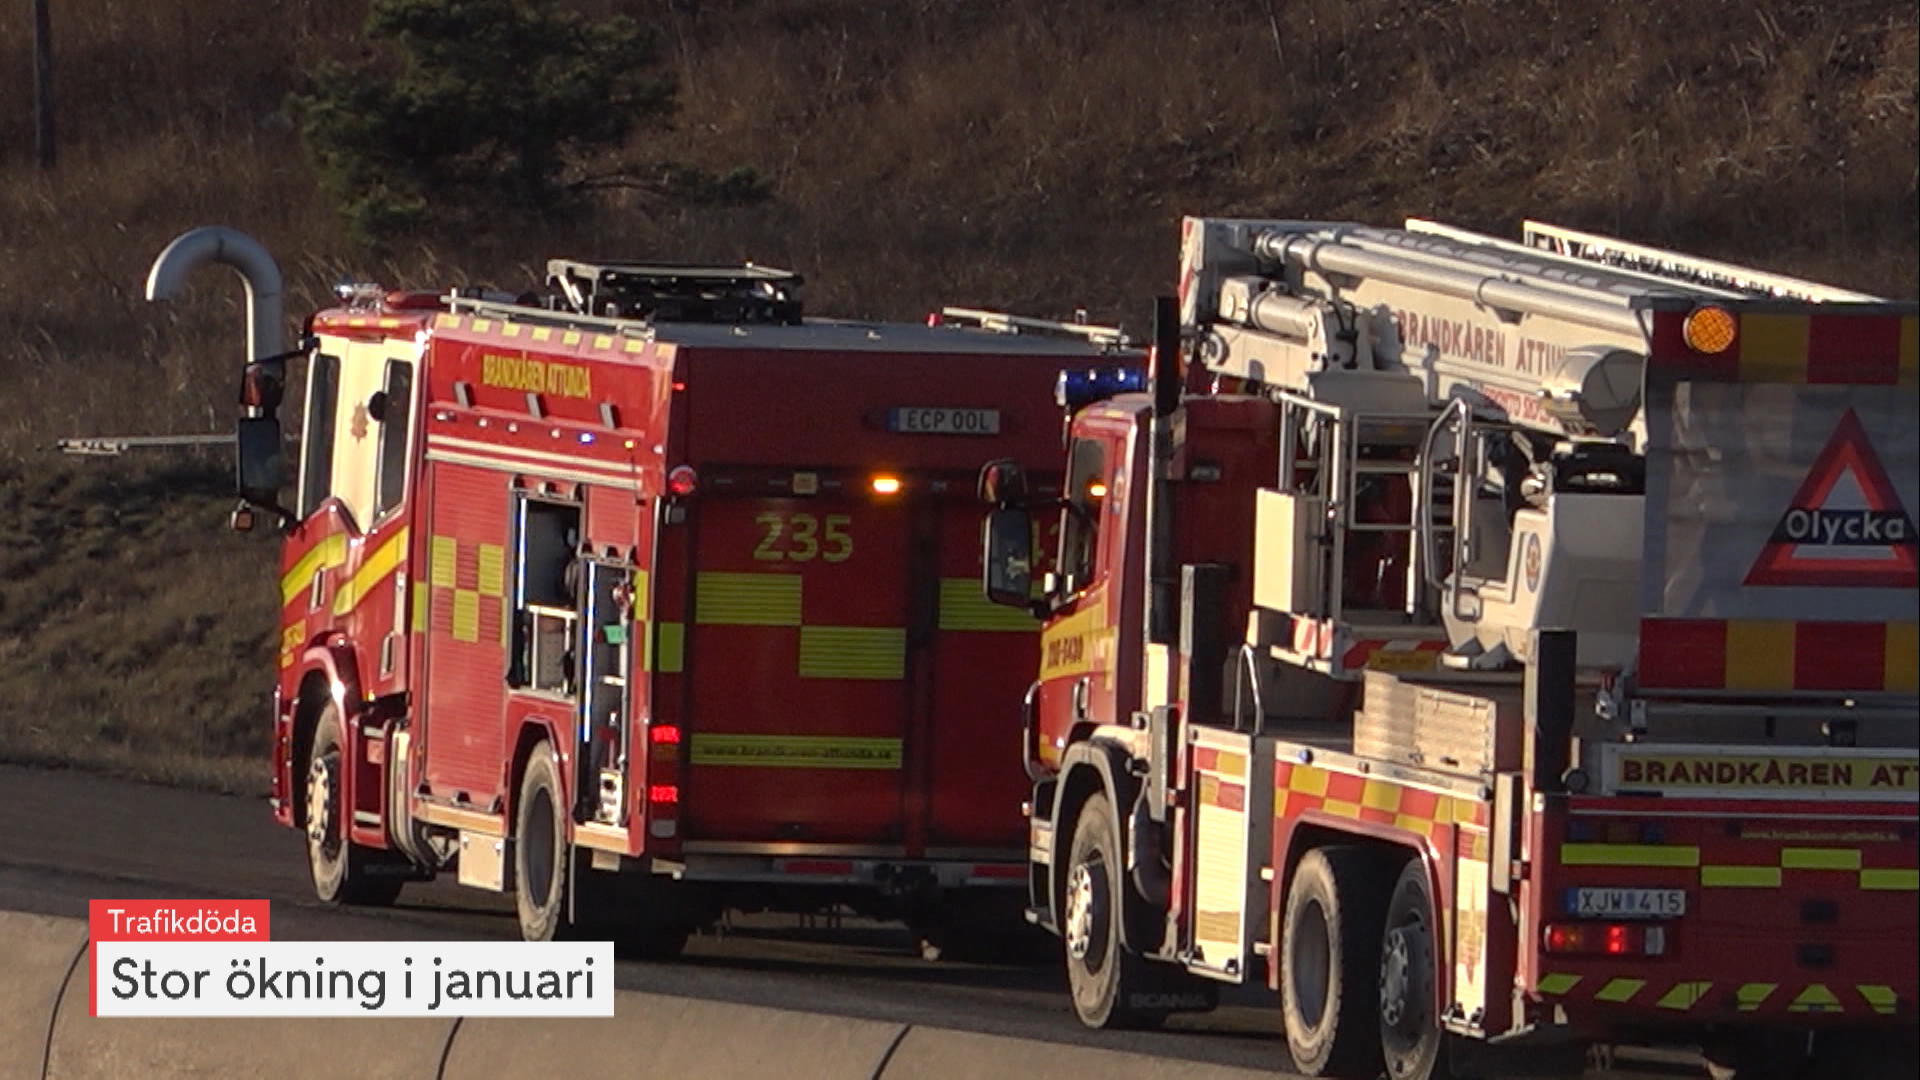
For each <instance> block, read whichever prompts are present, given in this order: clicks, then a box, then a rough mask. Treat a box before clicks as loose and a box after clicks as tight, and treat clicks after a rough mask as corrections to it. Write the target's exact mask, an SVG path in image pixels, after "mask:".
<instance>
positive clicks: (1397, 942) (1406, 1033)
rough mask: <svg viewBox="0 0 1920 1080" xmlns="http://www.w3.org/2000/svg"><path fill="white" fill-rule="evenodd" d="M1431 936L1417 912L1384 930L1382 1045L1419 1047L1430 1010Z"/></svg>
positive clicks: (1397, 1049)
mask: <svg viewBox="0 0 1920 1080" xmlns="http://www.w3.org/2000/svg"><path fill="white" fill-rule="evenodd" d="M1432 983H1433V952H1432V938H1431V935H1430V934H1428V932H1427V924H1426V920H1425V919H1422V918H1420V917H1419V916H1418V915H1413V916H1410V917H1409V918H1408V919H1407V921H1405V922H1403V923H1401V924H1400V925H1398V926H1395V927H1393V928H1392V929H1390V930H1388V931H1387V936H1386V939H1385V940H1384V941H1383V942H1381V949H1380V1032H1381V1040H1382V1043H1383V1045H1384V1047H1385V1049H1386V1050H1387V1051H1388V1052H1389V1053H1393V1054H1408V1053H1412V1052H1413V1051H1415V1050H1417V1049H1419V1046H1420V1042H1421V1039H1422V1037H1423V1036H1424V1035H1425V1034H1426V1029H1427V1027H1428V1021H1429V1019H1430V1014H1431V1012H1432V1010H1431V1009H1430V1008H1428V1007H1427V995H1428V988H1429V987H1430V986H1431V985H1432Z"/></svg>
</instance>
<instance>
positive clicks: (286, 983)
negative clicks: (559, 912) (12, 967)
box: [93, 941, 614, 1017]
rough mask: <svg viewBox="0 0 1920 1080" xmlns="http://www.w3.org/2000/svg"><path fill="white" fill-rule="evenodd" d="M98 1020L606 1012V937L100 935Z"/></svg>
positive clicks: (609, 956)
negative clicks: (405, 938)
mask: <svg viewBox="0 0 1920 1080" xmlns="http://www.w3.org/2000/svg"><path fill="white" fill-rule="evenodd" d="M94 949H95V953H94V972H93V988H94V1008H95V1014H96V1015H98V1016H107V1017H114V1016H612V1015H613V990H614V987H613V977H614V971H613V945H612V943H611V942H605V941H599V942H554V943H534V942H522V941H511V942H508V941H456V942H424V943H423V942H390V941H210V942H198V941H102V942H99V943H97V944H96V945H95V946H94Z"/></svg>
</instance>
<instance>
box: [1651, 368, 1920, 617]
mask: <svg viewBox="0 0 1920 1080" xmlns="http://www.w3.org/2000/svg"><path fill="white" fill-rule="evenodd" d="M1647 405H1648V416H1647V420H1648V450H1647V495H1646V556H1647V568H1648V570H1647V573H1646V575H1645V576H1644V577H1643V578H1642V579H1641V611H1642V613H1643V614H1645V615H1651V616H1666V617H1676V618H1702V619H1800V620H1809V619H1811V620H1828V619H1832V620H1846V621H1868V622H1878V621H1893V620H1911V619H1912V618H1913V617H1914V607H1915V602H1916V595H1915V590H1914V589H1913V588H1912V587H1905V588H1899V587H1890V586H1888V585H1886V584H1877V585H1876V584H1853V585H1816V586H1805V587H1796V586H1792V585H1786V584H1748V579H1749V577H1750V576H1751V575H1752V573H1753V569H1754V567H1755V565H1756V564H1757V563H1759V561H1760V559H1761V556H1762V554H1763V551H1764V550H1765V549H1766V548H1767V547H1768V545H1769V543H1770V541H1771V540H1772V538H1773V537H1774V535H1775V532H1776V530H1777V529H1778V528H1780V526H1781V523H1782V519H1783V518H1785V516H1786V515H1787V512H1788V511H1789V510H1790V509H1792V508H1793V502H1794V499H1795V495H1796V493H1798V492H1799V491H1800V489H1801V487H1802V485H1804V484H1805V483H1806V482H1807V478H1808V475H1809V473H1810V472H1812V470H1813V468H1814V465H1815V463H1816V462H1817V461H1818V459H1819V458H1820V456H1821V454H1822V452H1823V451H1824V450H1825V449H1826V448H1827V446H1828V445H1829V443H1830V442H1832V440H1833V439H1834V437H1835V433H1836V431H1837V430H1838V429H1839V428H1840V425H1841V422H1842V420H1843V418H1844V417H1845V416H1846V414H1847V412H1848V411H1849V410H1851V411H1852V412H1853V413H1854V415H1855V416H1856V417H1858V419H1859V422H1860V426H1861V428H1862V429H1863V430H1864V433H1865V437H1866V441H1867V443H1868V445H1869V446H1870V447H1871V452H1872V455H1873V457H1875V458H1877V460H1878V461H1879V464H1880V467H1881V469H1882V470H1883V471H1884V473H1885V474H1886V477H1887V480H1888V481H1889V483H1890V485H1891V487H1892V489H1893V492H1894V494H1895V495H1896V496H1897V499H1898V505H1899V508H1900V510H1901V511H1902V512H1904V514H1905V515H1906V516H1907V519H1908V521H1911V520H1912V515H1913V513H1914V509H1915V506H1916V504H1917V503H1920V402H1916V399H1915V397H1914V395H1913V392H1912V390H1911V389H1910V388H1904V387H1894V386H1805V385H1788V384H1777V383H1721V382H1682V383H1678V384H1668V383H1663V382H1659V381H1655V380H1650V381H1649V386H1648V402H1647ZM1822 505H1824V506H1825V507H1827V508H1829V509H1835V510H1843V511H1844V510H1859V509H1864V508H1866V507H1867V505H1868V503H1867V502H1866V501H1865V499H1864V497H1863V494H1862V492H1861V490H1860V488H1859V485H1858V484H1857V483H1856V481H1855V479H1854V476H1853V472H1852V471H1851V470H1849V471H1848V472H1847V473H1846V474H1843V475H1842V476H1841V478H1840V480H1839V482H1838V484H1837V485H1836V486H1835V488H1834V490H1833V492H1832V493H1831V495H1830V496H1829V497H1828V498H1827V499H1826V500H1824V501H1823V503H1822ZM1905 542H1906V543H1907V544H1908V545H1909V550H1911V545H1912V543H1913V536H1912V533H1911V531H1910V528H1909V531H1908V532H1907V533H1906V541H1905ZM1888 550H1889V548H1888V547H1887V546H1885V545H1878V546H1855V547H1851V548H1848V547H1844V546H1832V545H1820V546H1815V545H1796V546H1795V551H1796V553H1797V554H1798V556H1800V557H1803V558H1804V557H1811V556H1818V557H1820V558H1823V559H1830V560H1840V559H1850V560H1855V561H1857V560H1861V559H1871V558H1875V557H1884V556H1885V554H1886V552H1887V551H1888Z"/></svg>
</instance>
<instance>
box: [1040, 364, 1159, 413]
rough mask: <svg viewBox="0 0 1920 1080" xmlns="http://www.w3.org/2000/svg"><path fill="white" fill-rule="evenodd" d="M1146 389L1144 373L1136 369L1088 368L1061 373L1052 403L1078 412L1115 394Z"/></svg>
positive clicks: (1145, 374)
mask: <svg viewBox="0 0 1920 1080" xmlns="http://www.w3.org/2000/svg"><path fill="white" fill-rule="evenodd" d="M1146 388H1147V373H1146V372H1145V371H1142V370H1140V369H1138V368H1123V367H1111V368H1087V369H1086V370H1084V371H1062V372H1061V373H1060V381H1059V382H1057V383H1055V384H1054V388H1053V400H1054V401H1056V402H1058V403H1059V405H1060V407H1061V408H1063V409H1078V408H1080V407H1081V406H1083V405H1091V404H1093V403H1094V402H1096V401H1105V400H1107V399H1108V398H1110V397H1113V396H1114V395H1116V394H1125V393H1129V392H1132V391H1137V390H1145V389H1146Z"/></svg>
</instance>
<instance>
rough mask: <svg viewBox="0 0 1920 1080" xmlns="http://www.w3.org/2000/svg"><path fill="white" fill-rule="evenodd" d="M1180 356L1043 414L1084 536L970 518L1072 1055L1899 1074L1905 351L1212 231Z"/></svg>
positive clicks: (1514, 259) (1709, 278)
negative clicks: (1823, 1064) (1277, 1054)
mask: <svg viewBox="0 0 1920 1080" xmlns="http://www.w3.org/2000/svg"><path fill="white" fill-rule="evenodd" d="M1157 315H1158V318H1157V319H1156V324H1155V330H1154V338H1153V348H1152V353H1151V361H1150V369H1151V377H1150V380H1148V381H1146V382H1144V383H1143V384H1141V385H1137V386H1128V387H1122V386H1119V385H1118V384H1117V383H1115V382H1114V381H1113V380H1109V381H1108V382H1107V383H1106V384H1103V385H1104V389H1103V388H1102V386H1097V385H1095V383H1096V380H1092V379H1089V378H1084V377H1077V378H1069V379H1063V381H1062V383H1061V385H1060V391H1061V393H1060V400H1061V403H1062V404H1063V405H1066V406H1067V407H1068V408H1069V409H1070V410H1072V411H1071V418H1070V421H1069V425H1070V426H1069V428H1068V443H1067V449H1066V458H1067V462H1066V489H1065V492H1064V493H1063V494H1062V495H1060V496H1058V497H1053V496H1051V495H1042V494H1041V493H1038V492H1036V491H1034V490H1033V489H1032V488H1031V487H1030V485H1029V484H1028V483H1027V480H1026V474H1025V472H1024V470H1023V469H1022V468H1021V466H1020V464H1019V463H1017V462H1012V461H1004V462H994V463H991V464H989V465H988V466H987V467H985V468H984V469H983V470H982V474H981V481H980V487H981V495H982V497H983V499H985V500H986V501H987V502H988V503H990V504H991V509H990V510H988V512H987V518H986V522H985V526H984V535H983V546H984V551H985V554H984V557H983V572H984V580H983V585H984V588H985V591H986V593H987V595H988V596H989V598H991V599H993V600H994V601H995V602H998V603H1002V604H1006V605H1009V606H1013V607H1020V608H1027V609H1030V610H1033V611H1034V612H1035V613H1036V614H1038V615H1039V616H1040V617H1042V618H1043V619H1044V620H1045V627H1044V629H1043V631H1042V634H1041V649H1040V657H1039V671H1038V677H1037V679H1036V681H1035V682H1034V684H1033V686H1032V688H1031V689H1030V690H1029V691H1028V694H1027V698H1026V722H1025V751H1024V755H1025V761H1026V769H1027V772H1028V775H1029V777H1030V778H1031V779H1032V782H1033V783H1032V793H1031V796H1030V799H1029V801H1028V802H1027V804H1026V806H1025V811H1026V813H1027V816H1028V818H1029V848H1030V864H1029V871H1030V875H1029V877H1030V880H1029V892H1030V903H1031V906H1030V908H1029V911H1028V916H1029V918H1030V919H1031V920H1032V921H1034V922H1036V923H1038V924H1040V925H1042V926H1044V927H1045V928H1047V929H1049V930H1051V931H1053V932H1054V933H1055V934H1057V935H1059V936H1060V937H1061V938H1062V939H1063V941H1064V953H1065V962H1066V968H1067V974H1068V981H1069V983H1070V986H1071V993H1072V998H1073V1004H1074V1008H1075V1010H1076V1012H1077V1013H1078V1015H1079V1018H1080V1019H1081V1020H1082V1021H1083V1022H1084V1023H1085V1024H1087V1025H1089V1026H1092V1027H1096V1028H1098V1027H1125V1026H1138V1025H1145V1024H1152V1023H1157V1022H1158V1021H1160V1020H1161V1019H1163V1018H1164V1017H1165V1016H1167V1015H1168V1014H1169V1013H1171V1012H1175V1011H1183V1010H1201V1009H1205V1008H1208V1007H1210V1006H1211V1005H1213V1004H1215V1003H1216V1001H1217V998H1218V991H1219V988H1220V987H1221V986H1222V985H1228V984H1243V983H1249V982H1252V981H1255V980H1260V979H1264V981H1265V983H1266V986H1267V987H1268V988H1269V989H1270V990H1273V991H1276V992H1277V993H1278V1001H1279V1007H1280V1010H1281V1013H1282V1017H1283V1021H1284V1028H1285V1031H1286V1040H1287V1046H1288V1049H1289V1051H1290V1054H1291V1057H1292V1060H1293V1063H1294V1067H1295V1068H1297V1069H1299V1070H1300V1071H1302V1072H1304V1073H1306V1074H1308V1075H1313V1076H1335V1077H1351V1078H1371V1077H1373V1076H1375V1075H1376V1074H1378V1073H1380V1072H1381V1071H1382V1070H1383V1069H1384V1072H1385V1074H1386V1075H1388V1076H1390V1077H1393V1078H1394V1080H1424V1078H1427V1077H1432V1076H1438V1075H1443V1074H1444V1073H1445V1072H1446V1071H1447V1070H1448V1069H1454V1070H1456V1071H1458V1072H1470V1071H1471V1070H1472V1069H1473V1068H1475V1067H1476V1065H1475V1063H1476V1062H1478V1063H1479V1064H1478V1067H1481V1068H1485V1067H1489V1066H1488V1065H1487V1063H1488V1062H1489V1061H1493V1060H1498V1055H1499V1053H1500V1052H1501V1050H1502V1049H1503V1048H1513V1049H1519V1050H1524V1051H1525V1052H1527V1053H1529V1054H1539V1053H1543V1052H1544V1051H1542V1050H1541V1049H1539V1048H1540V1047H1542V1046H1544V1045H1547V1044H1559V1045H1562V1046H1566V1047H1573V1048H1577V1047H1581V1046H1597V1047H1607V1046H1612V1045H1615V1044H1617V1043H1633V1042H1636V1041H1650V1040H1653V1041H1664V1040H1668V1039H1673V1040H1691V1041H1692V1043H1691V1044H1692V1045H1696V1046H1698V1047H1702V1048H1704V1052H1705V1054H1706V1057H1707V1060H1708V1062H1709V1063H1710V1064H1712V1065H1713V1066H1714V1067H1716V1068H1718V1069H1720V1070H1721V1071H1722V1072H1725V1071H1728V1070H1732V1069H1744V1070H1746V1071H1745V1072H1743V1073H1742V1075H1746V1074H1747V1073H1750V1072H1752V1071H1754V1070H1756V1069H1762V1068H1765V1067H1772V1066H1778V1065H1782V1064H1783V1063H1787V1062H1791V1061H1794V1060H1797V1059H1799V1058H1800V1057H1802V1056H1804V1055H1805V1054H1807V1053H1814V1054H1822V1055H1829V1058H1828V1059H1827V1060H1831V1057H1830V1055H1833V1054H1841V1053H1845V1052H1848V1049H1849V1048H1850V1047H1853V1046H1857V1045H1864V1044H1862V1043H1859V1042H1857V1041H1856V1040H1855V1039H1854V1036H1856V1035H1859V1034H1862V1033H1864V1034H1866V1035H1869V1036H1872V1037H1875V1038H1877V1037H1879V1036H1881V1035H1886V1034H1888V1033H1891V1034H1892V1035H1893V1036H1895V1037H1905V1038H1908V1039H1910V1038H1911V1036H1912V1034H1913V1032H1914V1029H1915V1018H1916V993H1917V992H1920V976H1917V975H1916V960H1915V952H1916V947H1920V928H1917V927H1916V906H1915V900H1916V896H1915V891H1916V888H1917V887H1920V869H1917V867H1920V860H1917V859H1916V827H1917V826H1920V819H1917V817H1916V777H1917V776H1920V756H1917V754H1916V727H1917V725H1916V673H1915V668H1916V664H1915V651H1916V642H1915V607H1916V554H1915V532H1914V521H1913V517H1912V513H1913V508H1914V506H1915V502H1916V484H1917V483H1920V476H1917V475H1916V474H1917V473H1920V460H1917V459H1916V439H1917V438H1920V436H1917V435H1916V430H1917V429H1920V418H1917V417H1916V404H1915V395H1914V385H1915V376H1916V362H1915V337H1916V334H1915V323H1916V318H1915V316H1916V305H1914V304H1912V303H1894V302H1888V301H1884V300H1880V299H1876V298H1874V297H1871V296H1866V295H1862V294H1858V293H1853V292H1848V291H1845V290H1841V289H1836V288H1831V287H1826V286H1821V285H1818V284H1815V283H1811V282H1804V281H1799V280H1794V279H1791V278H1786V277H1783V276H1780V275H1774V274H1768V273H1764V272H1761V271H1756V270H1751V269H1748V268H1744V267H1738V266H1731V265H1727V264H1722V263H1716V262H1712V261H1708V260H1703V259H1696V258H1692V257H1689V256H1686V255H1683V254H1679V253H1675V252H1669V251H1662V250H1658V249H1653V248H1647V247H1643V246H1639V245H1634V244H1629V243H1625V242H1622V241H1618V240H1613V239H1610V238H1606V237H1600V236H1594V235H1590V234H1586V233H1581V232H1578V231H1575V230H1570V229H1564V228H1558V227H1554V226H1548V225H1536V224H1532V223H1529V224H1528V226H1527V230H1526V236H1525V238H1524V240H1523V241H1521V242H1511V241H1506V240H1501V239H1496V238H1493V237H1488V236H1484V235H1477V234H1475V233H1472V232H1468V231H1466V230H1463V229H1458V228H1452V227H1448V226H1444V225H1440V224H1437V223H1431V222H1424V221H1409V222H1407V223H1406V224H1405V227H1403V228H1374V227H1365V226H1360V225H1353V224H1342V223H1328V222H1313V221H1278V220H1276V221H1252V220H1226V219H1214V218H1188V219H1186V221H1185V222H1184V225H1183V233H1182V253H1181V261H1180V276H1179V281H1178V296H1177V297H1167V298H1164V299H1162V300H1161V301H1160V302H1159V306H1158V309H1157ZM1116 389H1125V390H1131V391H1133V392H1120V393H1115V392H1114V391H1115V390H1116ZM1042 514H1044V515H1047V516H1050V517H1051V516H1054V515H1055V514H1057V516H1058V518H1059V521H1060V537H1059V547H1058V549H1057V553H1056V554H1055V555H1054V558H1053V564H1054V565H1053V567H1052V569H1051V571H1050V572H1048V573H1046V574H1044V575H1043V574H1040V573H1038V572H1037V571H1035V570H1034V569H1033V566H1034V558H1035V552H1034V551H1033V549H1032V531H1031V524H1032V520H1033V519H1034V518H1035V517H1036V516H1038V515H1042ZM1603 1052H1604V1051H1603ZM1831 1068H1840V1067H1839V1066H1831V1067H1830V1069H1831ZM1909 1071H1910V1070H1909ZM1821 1075H1864V1073H1855V1072H1853V1071H1850V1069H1842V1070H1841V1071H1839V1072H1833V1071H1828V1072H1823V1073H1821ZM1902 1075H1906V1073H1902Z"/></svg>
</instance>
